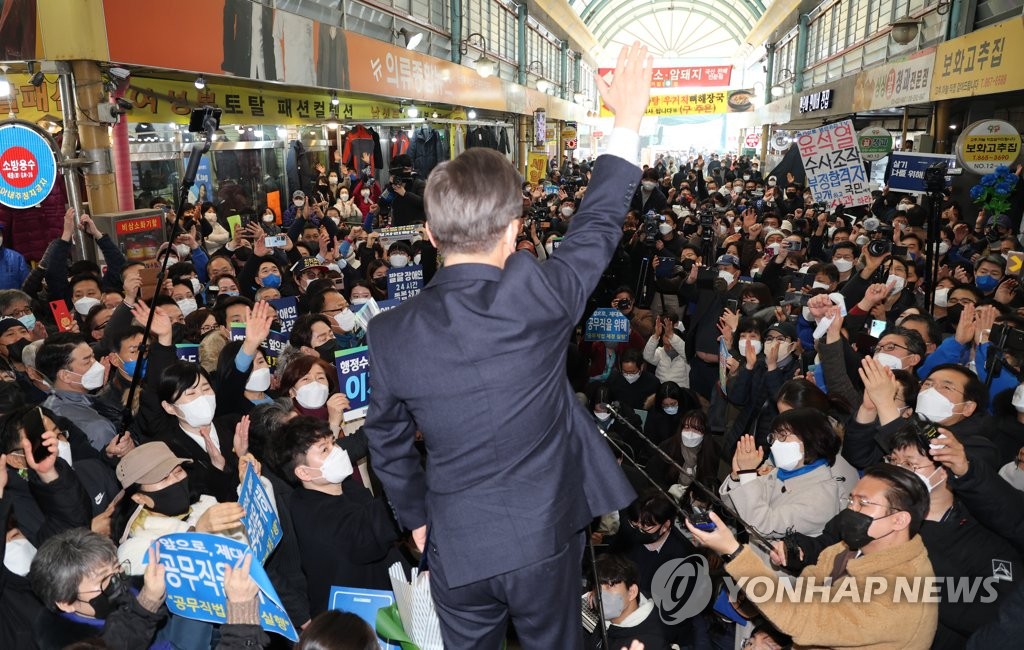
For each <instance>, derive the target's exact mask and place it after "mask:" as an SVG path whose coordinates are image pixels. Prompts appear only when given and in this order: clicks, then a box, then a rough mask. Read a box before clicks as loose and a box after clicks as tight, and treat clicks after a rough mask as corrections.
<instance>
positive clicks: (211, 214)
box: [203, 212, 217, 223]
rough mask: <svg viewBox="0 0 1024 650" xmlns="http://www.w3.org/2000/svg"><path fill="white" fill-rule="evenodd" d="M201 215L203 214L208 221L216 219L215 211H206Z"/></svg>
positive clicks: (211, 221)
mask: <svg viewBox="0 0 1024 650" xmlns="http://www.w3.org/2000/svg"><path fill="white" fill-rule="evenodd" d="M203 216H204V217H205V218H206V220H207V221H209V222H210V223H213V222H214V221H216V220H217V213H216V212H207V213H206V214H204V215H203Z"/></svg>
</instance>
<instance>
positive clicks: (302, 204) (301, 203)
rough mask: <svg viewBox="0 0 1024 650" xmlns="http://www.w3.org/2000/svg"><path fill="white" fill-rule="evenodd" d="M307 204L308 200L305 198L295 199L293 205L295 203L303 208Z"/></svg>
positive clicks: (297, 206)
mask: <svg viewBox="0 0 1024 650" xmlns="http://www.w3.org/2000/svg"><path fill="white" fill-rule="evenodd" d="M305 204H306V202H305V201H304V200H303V199H295V200H294V201H292V205H294V206H295V207H296V208H301V207H302V206H304V205H305Z"/></svg>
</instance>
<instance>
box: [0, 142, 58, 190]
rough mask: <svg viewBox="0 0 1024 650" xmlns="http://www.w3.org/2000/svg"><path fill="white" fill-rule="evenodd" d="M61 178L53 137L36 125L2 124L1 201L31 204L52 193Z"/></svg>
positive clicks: (0, 160)
mask: <svg viewBox="0 0 1024 650" xmlns="http://www.w3.org/2000/svg"><path fill="white" fill-rule="evenodd" d="M56 181H57V159H56V157H55V156H54V153H53V146H52V140H50V137H49V136H46V135H43V134H42V133H41V132H40V131H38V130H36V128H35V125H30V124H26V123H22V122H10V123H7V124H2V125H0V204H2V205H6V206H7V207H9V208H18V209H23V208H31V207H33V206H36V205H39V204H40V203H42V201H43V199H45V198H46V197H47V196H49V195H50V192H51V191H52V190H53V184H54V183H55V182H56Z"/></svg>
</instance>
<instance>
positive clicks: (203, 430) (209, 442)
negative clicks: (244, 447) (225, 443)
mask: <svg viewBox="0 0 1024 650" xmlns="http://www.w3.org/2000/svg"><path fill="white" fill-rule="evenodd" d="M199 435H200V436H202V437H203V442H205V443H206V454H207V455H208V456H209V457H210V464H211V465H213V466H214V467H216V468H217V469H219V470H223V469H224V465H225V464H226V461H225V460H224V454H222V453H221V452H220V450H219V449H217V445H215V444H213V438H211V437H210V427H200V428H199Z"/></svg>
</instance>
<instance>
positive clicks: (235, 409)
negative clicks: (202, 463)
mask: <svg viewBox="0 0 1024 650" xmlns="http://www.w3.org/2000/svg"><path fill="white" fill-rule="evenodd" d="M276 315H277V314H276V312H275V311H274V308H273V307H271V306H270V304H269V303H267V302H262V301H261V302H258V303H256V305H255V306H253V308H252V312H251V313H250V314H249V317H248V318H247V319H246V323H245V338H244V339H243V340H242V341H232V342H230V343H228V344H227V345H226V346H224V350H222V351H221V354H220V359H219V361H218V363H217V385H218V386H219V387H220V390H218V392H217V414H218V415H226V414H228V413H239V414H241V415H248V414H249V413H251V412H252V410H253V409H254V408H255V407H256V406H257V405H259V404H266V403H269V402H271V401H273V400H272V399H271V398H270V396H268V395H267V391H268V390H269V389H270V380H271V376H270V366H269V364H268V363H267V359H266V357H265V356H264V354H263V351H262V349H261V346H262V345H263V344H264V342H265V341H266V340H267V338H268V337H269V336H270V329H271V327H273V323H274V318H275V317H276Z"/></svg>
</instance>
